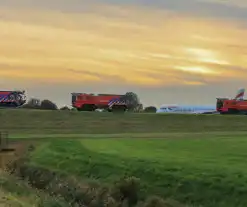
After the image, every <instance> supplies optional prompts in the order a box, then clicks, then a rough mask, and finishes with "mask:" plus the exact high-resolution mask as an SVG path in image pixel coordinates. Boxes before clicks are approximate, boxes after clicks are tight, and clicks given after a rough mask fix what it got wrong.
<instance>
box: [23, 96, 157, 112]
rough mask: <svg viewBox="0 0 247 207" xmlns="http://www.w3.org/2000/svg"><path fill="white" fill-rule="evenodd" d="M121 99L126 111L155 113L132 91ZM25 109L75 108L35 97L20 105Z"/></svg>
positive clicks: (151, 107)
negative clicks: (125, 105)
mask: <svg viewBox="0 0 247 207" xmlns="http://www.w3.org/2000/svg"><path fill="white" fill-rule="evenodd" d="M122 99H124V101H125V102H126V104H127V106H128V111H130V112H137V113H138V112H150V113H155V112H156V110H157V109H156V107H154V106H148V107H145V108H144V107H143V104H142V103H141V102H140V99H139V97H138V95H137V94H135V93H133V92H127V93H126V94H125V95H124V96H123V97H122ZM22 108H25V109H40V110H42V109H43V110H76V109H74V108H72V109H71V108H69V107H68V106H63V107H61V108H59V107H58V106H57V104H56V103H54V102H53V101H51V100H48V99H44V100H40V99H37V98H31V99H30V100H29V101H28V102H27V103H26V104H24V105H23V106H22Z"/></svg>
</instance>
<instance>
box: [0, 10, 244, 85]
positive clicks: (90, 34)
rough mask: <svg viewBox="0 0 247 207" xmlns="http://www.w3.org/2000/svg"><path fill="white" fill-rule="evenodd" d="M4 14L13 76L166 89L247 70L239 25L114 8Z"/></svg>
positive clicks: (8, 70)
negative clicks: (74, 11)
mask: <svg viewBox="0 0 247 207" xmlns="http://www.w3.org/2000/svg"><path fill="white" fill-rule="evenodd" d="M102 6H104V7H102ZM0 14H1V16H2V19H0V30H1V33H0V39H1V41H0V47H1V48H4V49H2V50H1V51H0V75H1V77H5V78H18V79H25V80H27V81H28V80H32V79H39V80H44V81H49V82H51V81H54V82H61V83H63V82H66V83H69V82H73V83H74V82H78V83H80V82H111V83H119V82H121V83H126V84H136V85H148V86H160V85H177V84H185V85H186V84H188V85H191V84H196V85H197V84H208V83H210V82H212V81H217V80H218V79H219V78H221V79H230V78H231V77H233V78H235V79H238V78H239V79H243V74H245V75H246V73H247V71H246V69H245V68H244V67H245V66H246V63H247V62H246V60H247V59H246V55H247V50H246V48H247V44H246V43H245V42H244V41H243V40H244V39H245V38H246V36H247V31H246V30H245V29H244V28H243V29H240V28H239V27H238V24H237V23H236V22H223V21H217V20H212V19H211V20H204V19H199V18H194V17H188V16H179V15H177V14H175V13H171V12H166V11H162V10H154V9H147V8H142V7H127V6H126V7H121V8H120V7H113V6H110V5H101V7H99V6H92V7H91V12H85V13H60V12H57V11H52V10H50V11H46V10H30V9H10V8H0ZM106 14H107V15H106ZM243 51H245V53H244V52H243ZM75 71H77V72H75ZM85 71H90V73H89V72H85ZM198 77H200V81H198Z"/></svg>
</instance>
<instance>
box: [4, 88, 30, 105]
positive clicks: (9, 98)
mask: <svg viewBox="0 0 247 207" xmlns="http://www.w3.org/2000/svg"><path fill="white" fill-rule="evenodd" d="M25 103H26V95H25V91H18V90H13V91H0V107H1V108H16V107H20V106H22V105H23V104H25Z"/></svg>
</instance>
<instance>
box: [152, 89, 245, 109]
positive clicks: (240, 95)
mask: <svg viewBox="0 0 247 207" xmlns="http://www.w3.org/2000/svg"><path fill="white" fill-rule="evenodd" d="M244 93H245V89H244V88H241V89H239V90H238V92H237V95H236V96H235V98H234V99H235V100H243V97H244ZM156 113H180V114H218V113H219V112H218V111H217V109H216V105H204V106H196V105H177V104H166V105H162V106H161V107H160V108H159V109H158V110H157V111H156Z"/></svg>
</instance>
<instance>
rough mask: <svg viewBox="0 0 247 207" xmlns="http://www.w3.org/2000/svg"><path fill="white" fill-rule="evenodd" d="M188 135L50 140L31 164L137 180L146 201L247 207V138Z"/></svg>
mask: <svg viewBox="0 0 247 207" xmlns="http://www.w3.org/2000/svg"><path fill="white" fill-rule="evenodd" d="M185 136H186V137H184V138H183V139H181V138H173V137H171V138H170V139H169V138H166V139H160V138H159V139H155V138H153V139H147V138H145V139H131V138H130V139H128V138H125V139H107V137H106V138H105V139H104V138H102V139H90V137H88V139H82V140H78V139H76V140H73V139H70V140H66V139H63V140H53V141H46V142H44V144H43V145H40V146H39V147H38V148H37V149H36V150H35V151H34V152H33V154H32V159H31V162H32V164H35V165H41V166H43V167H46V168H50V169H53V170H58V171H60V172H63V173H68V174H69V175H75V176H78V177H79V178H80V179H97V180H99V181H100V182H103V183H112V182H114V181H115V180H117V179H119V178H120V177H123V176H126V175H128V176H136V177H138V178H140V180H141V196H147V195H159V196H162V197H164V198H172V199H175V200H178V201H180V202H182V203H184V204H190V205H193V206H205V207H221V206H222V207H223V206H224V207H233V206H234V207H238V206H239V207H240V206H241V207H242V206H247V199H246V195H247V164H246V158H247V150H246V148H247V139H246V138H245V136H243V135H241V136H237V135H236V136H232V137H229V136H228V137H226V138H224V137H222V136H217V135H211V138H209V137H208V138H205V139H201V138H200V137H198V138H195V137H194V138H191V137H190V136H189V135H185ZM150 138H152V137H150Z"/></svg>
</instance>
